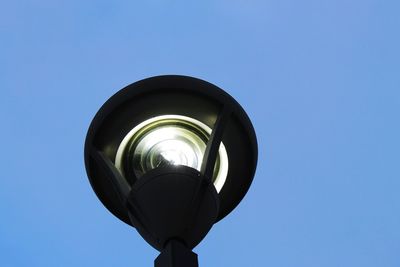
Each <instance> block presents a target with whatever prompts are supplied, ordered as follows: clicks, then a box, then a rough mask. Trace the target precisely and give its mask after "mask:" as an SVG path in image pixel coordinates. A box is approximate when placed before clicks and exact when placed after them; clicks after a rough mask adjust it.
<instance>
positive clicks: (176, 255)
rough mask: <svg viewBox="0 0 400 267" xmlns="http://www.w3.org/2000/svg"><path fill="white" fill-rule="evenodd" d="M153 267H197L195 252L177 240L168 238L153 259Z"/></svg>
mask: <svg viewBox="0 0 400 267" xmlns="http://www.w3.org/2000/svg"><path fill="white" fill-rule="evenodd" d="M154 267H199V263H198V261H197V254H196V253H194V252H193V251H192V250H190V249H189V248H187V247H186V246H185V245H184V244H183V243H182V242H180V241H178V240H175V239H173V240H170V241H168V243H167V245H166V246H165V248H164V250H163V251H161V253H160V255H158V257H157V258H156V259H155V261H154Z"/></svg>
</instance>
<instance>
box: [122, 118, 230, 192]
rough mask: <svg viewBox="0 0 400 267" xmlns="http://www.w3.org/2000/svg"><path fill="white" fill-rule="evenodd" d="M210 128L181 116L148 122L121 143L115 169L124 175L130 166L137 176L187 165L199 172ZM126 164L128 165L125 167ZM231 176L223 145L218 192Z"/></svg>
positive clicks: (216, 183)
mask: <svg viewBox="0 0 400 267" xmlns="http://www.w3.org/2000/svg"><path fill="white" fill-rule="evenodd" d="M211 131H212V130H211V128H210V127H208V126H207V125H205V124H204V123H202V122H200V121H198V120H195V119H192V118H189V117H186V116H180V115H164V116H158V117H155V118H152V119H148V120H146V121H144V122H142V123H140V124H139V125H137V126H136V127H134V128H133V129H132V130H131V131H130V132H129V133H128V134H127V135H126V136H125V138H124V139H123V141H122V142H121V144H120V146H119V148H118V151H117V155H116V158H115V165H116V167H117V168H118V169H119V170H120V172H121V173H122V174H124V173H125V172H126V169H127V167H128V166H126V162H127V164H130V167H131V169H133V171H134V173H135V176H136V177H138V178H140V177H141V176H142V175H143V174H145V173H146V172H148V171H150V170H152V169H155V168H158V167H163V166H178V165H184V166H188V167H191V168H193V169H196V170H198V171H200V168H201V164H202V160H203V156H204V152H205V149H206V146H207V141H208V139H209V138H210V134H211ZM124 163H125V165H124ZM227 174H228V156H227V152H226V149H225V146H224V145H223V144H222V143H221V145H220V148H219V152H218V158H217V161H216V164H215V169H214V175H213V182H214V186H215V188H216V190H217V192H219V191H220V190H221V189H222V187H223V185H224V183H225V180H226V177H227Z"/></svg>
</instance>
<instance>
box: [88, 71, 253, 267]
mask: <svg viewBox="0 0 400 267" xmlns="http://www.w3.org/2000/svg"><path fill="white" fill-rule="evenodd" d="M170 114H172V115H178V116H185V117H189V118H192V119H195V120H197V121H200V122H201V123H203V124H205V125H207V126H208V127H209V128H211V129H212V131H211V133H210V135H209V138H208V140H207V142H206V148H205V151H204V155H203V159H202V164H201V168H200V170H197V169H194V168H191V167H187V166H183V165H167V166H159V167H156V168H154V169H152V170H150V171H148V172H146V173H144V174H143V175H142V176H140V177H137V175H136V174H135V172H133V171H129V169H130V168H129V166H128V167H127V168H126V170H127V171H125V172H122V171H121V170H119V169H118V168H117V167H116V165H115V164H116V156H117V152H118V149H119V146H120V144H121V142H122V141H123V139H124V138H125V137H126V136H127V135H128V133H129V132H130V131H131V130H132V129H133V128H135V127H136V126H137V125H139V124H140V123H142V122H144V121H146V120H149V119H151V118H155V117H158V116H164V115H170ZM221 143H223V145H224V147H225V149H226V153H227V155H228V166H229V167H228V172H227V175H226V180H225V182H224V184H223V186H222V188H221V189H220V191H219V192H217V190H216V188H215V186H214V184H213V177H214V172H215V166H216V164H217V160H218V151H219V148H220V145H221ZM124 164H125V165H129V164H130V162H129V161H125V162H124ZM256 164H257V140H256V135H255V132H254V129H253V126H252V124H251V122H250V120H249V118H248V116H247V115H246V113H245V111H244V110H243V109H242V107H241V106H240V105H239V104H238V103H237V102H236V101H235V100H234V99H233V98H232V97H231V96H230V95H228V94H227V93H226V92H224V91H223V90H222V89H220V88H218V87H217V86H215V85H213V84H211V83H208V82H206V81H203V80H200V79H196V78H192V77H187V76H177V75H167V76H157V77H152V78H148V79H145V80H141V81H138V82H136V83H133V84H131V85H129V86H127V87H125V88H123V89H122V90H120V91H119V92H117V93H116V94H115V95H114V96H112V97H111V98H110V99H109V100H108V101H107V102H106V103H105V104H104V105H103V106H102V107H101V109H100V110H99V111H98V112H97V114H96V116H95V118H94V119H93V121H92V123H91V125H90V127H89V131H88V134H87V137H86V142H85V166H86V171H87V175H88V177H89V180H90V183H91V185H92V187H93V190H94V191H95V192H96V194H97V196H98V198H99V199H100V200H101V201H102V203H103V204H104V205H105V206H106V207H107V209H108V210H109V211H110V212H111V213H113V214H114V215H115V216H117V217H118V218H119V219H121V220H122V221H124V222H126V223H127V224H130V225H132V226H133V227H135V228H136V229H137V231H138V232H139V233H140V235H141V236H142V237H143V238H144V239H145V240H146V241H147V242H148V243H149V244H150V245H152V246H153V247H154V248H156V249H157V250H159V251H162V254H160V256H159V258H158V259H157V260H156V266H160V267H161V266H180V265H179V264H175V265H173V264H172V263H171V262H170V263H168V264H167V263H166V262H169V260H168V258H170V257H177V258H178V259H177V261H179V260H183V262H182V264H183V265H184V264H188V262H195V263H193V264H192V265H190V266H195V265H197V257H195V256H193V254H194V253H193V254H190V253H191V252H190V250H191V249H193V248H194V247H195V246H196V245H197V244H199V243H200V241H201V240H202V239H203V238H204V237H205V236H206V234H207V233H208V231H209V230H210V229H211V227H212V225H213V224H214V223H216V222H217V221H219V220H221V219H222V218H223V217H225V216H226V215H227V214H229V213H230V212H231V211H232V210H233V209H234V208H235V207H236V206H237V205H238V204H239V202H240V201H241V200H242V198H243V197H244V195H245V194H246V192H247V191H248V189H249V187H250V184H251V182H252V179H253V176H254V174H255V169H256ZM185 249H187V250H189V252H188V251H186V252H183V251H185ZM177 251H178V252H177ZM163 253H164V254H163ZM174 253H175V254H174ZM176 253H178V254H179V255H176ZM185 253H186V254H185ZM168 255H169V256H168ZM174 255H175V256H174ZM185 255H186V256H185ZM194 255H195V254H194ZM184 259H187V260H186V261H185V260H184ZM188 266H189V265H188Z"/></svg>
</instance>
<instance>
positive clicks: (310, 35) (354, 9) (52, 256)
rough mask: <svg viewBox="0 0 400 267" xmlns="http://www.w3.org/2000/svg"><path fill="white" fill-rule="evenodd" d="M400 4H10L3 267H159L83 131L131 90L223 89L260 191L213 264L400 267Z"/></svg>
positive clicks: (0, 186)
mask: <svg viewBox="0 0 400 267" xmlns="http://www.w3.org/2000/svg"><path fill="white" fill-rule="evenodd" d="M399 12H400V2H399V1H398V0H387V1H381V0H351V1H349V0H332V1H328V0H302V1H299V0H267V1H262V0H255V1H245V0H241V1H239V0H229V1H228V0H220V1H210V0H205V1H187V0H186V1H172V0H170V1H154V0H150V1H103V0H102V1H99V0H98V1H77V0H71V1H55V0H52V1H50V0H41V1H27V0H25V1H24V0H21V1H3V2H2V3H1V4H0V122H1V131H0V140H1V153H0V162H1V163H0V164H1V175H0V266H2V267H14V266H32V267H36V266H37V267H47V266H57V267H58V266H68V267H71V266H96V267H101V266H127V267H128V266H152V265H153V259H154V258H155V257H156V256H157V254H158V253H157V252H156V251H155V250H154V249H153V248H151V247H150V246H149V245H147V244H146V243H145V242H144V241H143V240H142V239H141V238H140V236H139V235H138V234H137V233H136V231H135V230H134V229H133V228H130V227H129V226H127V225H125V224H124V223H122V222H120V221H119V220H118V219H117V218H115V217H113V216H112V215H111V214H110V213H109V212H108V211H107V210H106V209H105V208H104V207H103V206H102V204H101V203H100V202H99V201H98V199H97V198H96V196H95V195H94V193H93V191H92V189H91V187H90V185H89V183H88V180H87V177H86V174H85V169H84V164H83V143H84V139H85V134H86V131H87V127H88V125H89V123H90V121H91V120H92V118H93V116H94V114H95V113H96V111H97V110H98V108H99V107H100V106H101V104H102V103H103V102H104V101H105V100H107V99H108V97H110V96H111V95H112V94H113V93H115V92H116V91H117V90H119V89H120V88H122V87H124V86H125V85H127V84H129V83H131V82H134V81H136V80H139V79H142V78H145V77H149V76H153V75H160V74H183V75H190V76H195V77H199V78H202V79H205V80H208V81H210V82H212V83H215V84H217V85H218V86H220V87H222V88H224V89H225V90H226V91H227V92H229V93H230V94H231V95H232V96H234V97H235V98H236V99H237V100H238V101H239V102H240V103H241V104H242V105H243V107H244V108H245V109H246V110H247V112H248V114H249V116H250V118H251V119H252V121H253V123H254V126H255V129H256V132H257V135H258V140H259V149H260V154H259V165H258V170H257V175H256V177H255V180H254V183H253V185H252V187H251V189H250V191H249V192H248V194H247V196H246V197H245V199H244V200H243V201H242V203H241V204H240V205H239V207H238V208H237V209H236V210H235V211H234V212H232V213H231V214H230V215H229V216H228V217H227V218H225V219H224V220H223V221H221V222H220V223H218V224H217V225H215V226H214V227H213V229H212V230H211V232H210V233H209V235H208V236H207V237H206V239H205V240H204V241H203V242H202V243H201V244H200V245H199V246H198V247H197V248H195V251H196V252H197V253H198V254H199V255H200V266H202V267H206V266H207V267H212V266H215V267H217V266H218V267H220V266H232V267H233V266H265V267H268V266H271V267H313V266H315V267H339V266H340V267H342V266H344V267H347V266H349V267H357V266H360V267H398V266H400V253H399V251H400V118H399V117H400V15H399Z"/></svg>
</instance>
